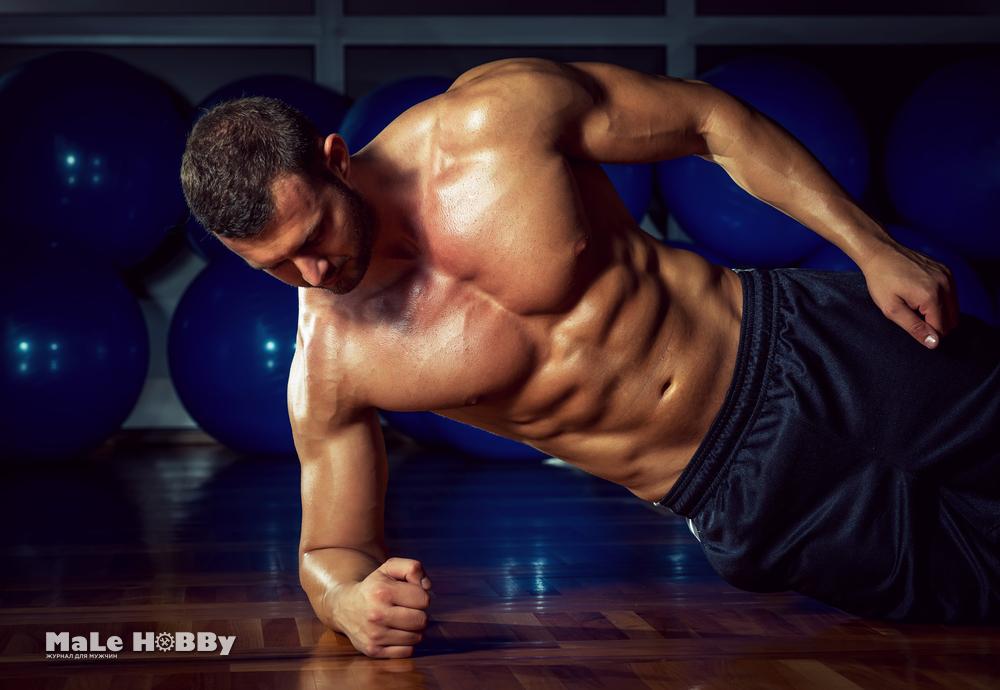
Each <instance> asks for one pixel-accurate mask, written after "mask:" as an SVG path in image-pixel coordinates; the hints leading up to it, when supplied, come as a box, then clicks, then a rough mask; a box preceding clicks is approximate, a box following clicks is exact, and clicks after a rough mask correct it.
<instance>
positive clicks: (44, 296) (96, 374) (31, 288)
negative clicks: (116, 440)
mask: <svg viewBox="0 0 1000 690" xmlns="http://www.w3.org/2000/svg"><path fill="white" fill-rule="evenodd" d="M0 333H2V338H3V339H2V342H3V357H2V361H0V408H2V409H3V414H2V415H0V438H2V439H3V454H4V455H5V456H8V457H12V458H26V457H27V458H34V457H45V458H66V457H70V456H73V455H77V454H80V453H83V452H85V451H87V450H89V449H92V448H93V447H95V446H97V445H99V444H100V443H101V442H102V441H104V440H105V439H106V438H107V437H108V436H109V435H111V434H112V433H114V432H115V431H117V430H118V428H119V427H120V426H121V424H122V422H123V421H125V418H126V417H127V416H128V415H129V413H130V412H131V411H132V408H133V407H134V406H135V403H136V400H137V399H138V398H139V393H140V392H141V391H142V386H143V383H144V381H145V379H146V371H147V369H148V367H149V336H148V334H147V332H146V324H145V321H144V320H143V316H142V312H141V310H140V309H139V304H138V302H136V299H135V297H133V296H132V293H130V292H129V290H128V288H126V287H125V285H124V284H123V283H122V281H121V280H120V279H119V278H118V276H117V275H115V273H114V272H113V271H112V270H111V269H110V268H109V267H100V266H99V265H95V264H94V263H93V262H90V261H81V260H80V258H79V256H78V255H74V254H70V253H64V252H62V251H46V252H33V253H26V254H14V255H12V254H11V253H8V254H7V255H6V256H4V258H3V272H2V273H0Z"/></svg>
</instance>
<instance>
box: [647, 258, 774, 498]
mask: <svg viewBox="0 0 1000 690" xmlns="http://www.w3.org/2000/svg"><path fill="white" fill-rule="evenodd" d="M733 270H734V271H735V272H736V274H737V275H738V276H739V278H740V281H741V283H742V284H743V316H742V319H741V323H740V342H739V348H738V349H737V354H736V367H735V370H734V372H733V380H732V382H731V383H730V384H729V389H728V390H727V391H726V397H725V400H724V401H723V403H722V407H721V409H720V410H719V413H718V414H717V415H716V417H715V420H714V421H713V422H712V425H711V426H710V427H709V429H708V433H706V434H705V438H704V439H702V442H701V445H699V446H698V450H696V451H695V453H694V455H693V456H692V457H691V461H690V462H689V463H688V465H687V467H685V468H684V471H683V472H681V476H680V477H679V478H678V479H677V482H676V483H675V484H674V486H673V487H671V489H670V491H668V492H667V494H666V496H664V497H663V498H662V499H660V500H659V501H655V502H654V505H657V506H662V507H665V508H667V509H668V510H670V511H671V512H673V513H676V514H678V515H684V516H687V517H691V516H693V515H695V514H697V512H698V511H699V510H700V509H701V506H702V504H703V503H704V502H705V499H707V498H708V494H709V492H710V490H711V489H712V487H713V486H714V484H715V481H716V479H717V478H718V477H719V474H720V473H721V471H722V469H723V468H724V467H725V465H726V463H727V462H728V461H729V459H730V458H731V457H732V455H733V453H735V452H736V450H737V448H738V447H739V443H740V439H741V438H742V437H743V432H744V431H745V430H746V428H747V426H748V424H749V423H750V422H751V420H752V418H753V416H754V412H755V410H756V409H757V406H758V403H759V401H760V398H761V396H762V394H763V388H764V380H765V374H766V372H767V369H768V365H769V364H770V352H771V342H772V330H773V324H772V321H773V318H774V315H775V295H774V291H775V287H774V276H773V273H772V271H771V270H770V269H756V268H745V269H733Z"/></svg>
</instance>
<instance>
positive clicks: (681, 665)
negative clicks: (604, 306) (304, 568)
mask: <svg viewBox="0 0 1000 690" xmlns="http://www.w3.org/2000/svg"><path fill="white" fill-rule="evenodd" d="M389 447H390V452H391V464H390V489H389V496H388V512H387V523H388V529H389V532H388V538H389V543H390V548H391V550H392V553H393V554H394V555H400V556H407V557H411V558H417V559H420V560H421V561H423V563H424V564H425V567H426V568H427V571H428V573H429V574H430V576H431V578H432V579H433V582H434V590H435V599H434V600H433V602H432V604H431V609H430V612H429V613H430V621H431V622H430V625H429V627H428V630H427V631H426V635H425V640H424V642H423V643H422V644H421V645H420V646H419V647H418V651H417V653H416V654H415V655H414V656H413V657H412V658H409V659H400V660H375V659H368V658H366V657H364V656H362V655H360V654H359V653H357V652H356V651H354V649H353V648H352V647H351V645H350V644H349V642H348V641H347V639H346V638H345V637H344V636H342V635H339V634H335V633H333V632H331V631H329V630H326V629H324V627H323V626H322V625H321V624H320V623H319V622H318V621H317V620H316V618H315V617H314V616H313V613H312V610H311V608H310V606H309V603H308V602H307V601H306V598H305V596H304V595H303V593H302V591H301V590H300V589H299V586H298V581H297V573H296V545H297V540H298V529H299V515H300V512H299V495H298V465H297V463H296V461H295V460H294V458H276V459H256V460H255V459H251V458H244V457H238V456H236V455H234V454H232V453H230V452H228V451H225V450H222V449H219V448H218V447H213V446H204V445H203V446H197V445H189V446H151V445H148V444H147V445H144V446H141V447H131V446H129V444H122V445H119V446H118V447H117V448H115V449H113V450H111V451H105V452H104V453H103V454H100V455H99V456H98V457H97V458H95V459H91V460H89V461H86V462H78V463H76V464H73V465H68V466H34V467H29V468H22V469H7V470H6V471H5V473H4V475H3V481H2V487H0V515H2V517H3V524H4V525H5V529H4V531H3V542H2V545H0V549H2V553H3V560H2V563H3V568H2V570H0V607H2V608H0V649H2V651H3V655H2V664H0V688H12V689H17V690H22V689H25V688H36V687H37V688H47V689H51V690H56V689H69V688H86V689H88V690H96V689H104V688H107V689H124V688H149V689H153V688H155V689H159V690H167V689H173V688H178V689H181V688H183V689H188V688H309V689H312V688H326V687H330V688H380V689H381V688H474V689H476V690H491V689H493V688H529V689H534V688H545V689H549V688H570V689H573V690H576V689H578V688H685V689H688V688H692V689H693V688H697V689H698V690H709V689H711V688H726V689H729V688H768V689H771V688H810V689H817V688H837V689H838V690H839V689H847V688H878V689H879V690H891V689H892V688H941V689H947V690H956V689H959V688H1000V661H998V659H1000V629H998V628H997V627H979V628H976V627H948V626H928V625H893V624H888V623H884V622H879V621H874V620H864V619H859V618H856V617H853V616H849V615H846V614H844V613H841V612H839V611H837V610H835V609H831V608H829V607H827V606H824V605H822V604H819V603H817V602H814V601H811V600H809V599H806V598H804V597H801V596H798V595H795V594H791V593H781V594H766V595H765V594H752V593H747V592H742V591H739V590H737V589H734V588H732V587H730V586H729V585H727V584H726V583H724V582H723V581H722V580H721V579H720V578H719V577H718V576H717V575H715V574H714V573H713V572H712V570H711V569H710V568H709V566H708V563H707V562H706V560H705V558H704V556H703V555H702V552H701V550H700V547H699V544H698V543H697V541H696V540H695V538H694V537H693V536H692V535H691V533H690V532H689V531H688V529H687V527H686V525H685V523H684V522H683V521H681V520H680V519H678V518H675V517H672V516H669V515H663V514H660V513H658V512H656V511H655V510H654V509H653V508H652V507H651V506H647V505H646V504H644V503H642V502H641V501H639V500H638V499H636V498H634V497H632V496H631V495H630V494H629V493H628V492H626V491H625V490H624V489H620V488H619V487H616V486H615V485H612V484H609V483H606V482H603V481H601V480H599V479H595V478H593V477H590V476H588V475H585V474H583V473H581V472H579V471H577V470H575V469H573V468H570V467H568V466H566V465H564V464H562V463H559V462H558V461H549V462H548V463H542V462H506V463H503V462H487V461H472V460H467V459H463V458H460V457H449V456H447V455H445V454H442V453H429V452H420V451H418V450H416V449H414V448H412V447H411V446H408V445H406V444H405V443H401V442H400V440H399V439H394V438H392V437H390V439H389ZM62 631H66V632H69V633H70V634H71V635H88V634H89V633H91V632H96V633H98V634H99V635H100V636H101V637H102V639H104V638H106V637H107V636H109V635H120V636H122V637H123V638H125V640H126V644H130V639H131V635H132V633H133V632H155V633H161V632H169V633H176V632H182V631H189V632H206V631H207V632H213V633H216V634H218V635H236V636H237V639H236V641H235V646H234V648H233V651H232V653H231V654H230V655H229V656H220V655H219V654H218V653H208V652H180V651H177V650H176V649H174V650H173V651H166V652H161V651H152V652H128V653H126V652H122V653H120V654H119V655H118V657H117V658H116V659H47V658H46V652H45V633H46V632H55V633H58V632H62Z"/></svg>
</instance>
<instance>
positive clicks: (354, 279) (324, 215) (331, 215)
mask: <svg viewBox="0 0 1000 690" xmlns="http://www.w3.org/2000/svg"><path fill="white" fill-rule="evenodd" d="M272 194H273V195H274V203H275V214H274V219H273V220H272V222H270V223H269V224H268V225H267V226H265V227H264V231H263V232H262V233H261V234H260V235H259V236H258V237H254V238H251V239H235V238H229V237H220V238H219V239H220V240H221V241H222V242H223V244H225V245H226V246H227V247H229V248H230V249H232V250H233V251H234V252H236V253H237V254H239V255H240V256H241V257H243V259H244V260H245V261H246V262H247V263H248V264H250V266H252V267H254V268H257V269H260V270H264V271H267V272H268V273H270V274H271V275H273V276H274V277H275V278H277V279H278V280H281V281H283V282H285V283H288V284H289V285H294V286H296V287H316V288H321V289H324V290H329V291H331V292H335V293H337V294H343V293H346V292H350V291H351V290H353V289H354V288H355V287H357V285H358V283H360V282H361V279H362V278H363V277H364V275H365V272H366V271H367V270H368V264H369V263H370V261H371V256H372V244H373V242H374V223H373V221H372V214H371V211H370V209H369V208H368V205H367V204H366V203H365V201H364V200H363V199H362V198H361V196H360V195H359V194H358V193H357V192H355V191H354V190H352V189H350V188H349V187H348V186H347V185H346V184H344V182H343V181H342V180H341V179H340V178H339V177H337V176H336V175H335V174H334V173H332V172H327V173H326V174H325V175H324V176H323V177H321V178H319V177H314V178H311V179H306V178H304V177H302V176H300V175H286V176H283V177H279V178H278V179H277V180H276V181H275V182H274V184H273V186H272Z"/></svg>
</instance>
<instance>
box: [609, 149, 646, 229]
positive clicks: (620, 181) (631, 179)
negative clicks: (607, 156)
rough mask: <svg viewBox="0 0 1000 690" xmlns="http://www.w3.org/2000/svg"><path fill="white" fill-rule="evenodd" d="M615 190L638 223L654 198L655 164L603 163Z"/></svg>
mask: <svg viewBox="0 0 1000 690" xmlns="http://www.w3.org/2000/svg"><path fill="white" fill-rule="evenodd" d="M601 168H602V169H603V170H604V173H605V174H606V175H607V176H608V179H610V180H611V184H612V185H614V187H615V191H616V192H618V196H619V197H620V198H621V200H622V203H623V204H625V208H627V209H628V212H629V214H630V215H631V216H632V218H633V219H634V220H635V222H636V223H639V222H641V221H642V218H643V216H645V215H646V209H648V208H649V202H650V200H652V198H653V166H652V165H651V164H649V163H601Z"/></svg>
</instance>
